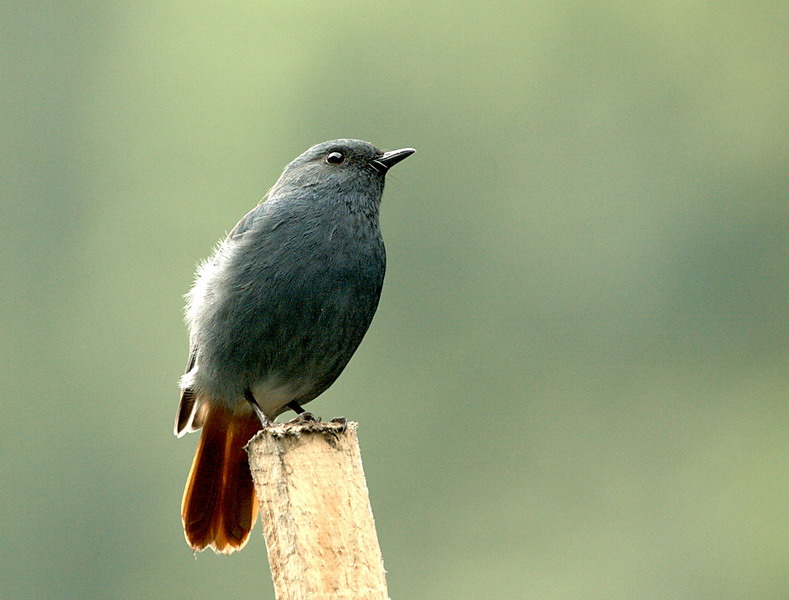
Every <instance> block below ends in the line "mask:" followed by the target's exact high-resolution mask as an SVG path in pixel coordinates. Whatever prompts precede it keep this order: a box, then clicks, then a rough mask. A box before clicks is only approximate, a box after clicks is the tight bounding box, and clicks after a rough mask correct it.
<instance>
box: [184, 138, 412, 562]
mask: <svg viewBox="0 0 789 600" xmlns="http://www.w3.org/2000/svg"><path fill="white" fill-rule="evenodd" d="M414 152H415V150H414V149H413V148H401V149H399V150H393V151H389V152H383V151H381V150H379V149H378V148H376V147H375V146H374V145H373V144H371V143H369V142H365V141H362V140H354V139H338V140H331V141H327V142H323V143H321V144H317V145H315V146H313V147H311V148H309V149H308V150H307V151H305V152H304V153H302V154H301V155H300V156H298V157H297V158H295V159H294V160H293V161H292V162H290V163H289V164H288V165H287V166H286V167H285V169H284V170H283V172H282V174H281V175H280V177H279V179H277V181H276V183H275V184H274V186H273V187H272V188H271V189H270V190H269V191H268V193H267V194H266V196H264V199H263V200H262V201H261V202H260V203H259V204H258V205H257V206H256V207H255V208H253V209H252V210H251V211H250V212H249V213H247V214H246V215H245V216H244V217H243V218H242V219H241V220H240V221H239V222H238V224H236V226H235V227H234V228H233V229H232V230H231V231H230V233H229V234H228V235H227V236H226V237H225V239H224V240H222V241H221V242H220V243H219V244H218V245H217V246H216V248H215V250H214V252H213V254H212V255H211V256H210V258H208V259H207V260H206V261H205V262H203V263H202V264H201V265H200V266H199V267H198V269H197V273H196V276H195V280H194V283H193V285H192V287H191V289H190V291H189V293H188V294H186V308H185V320H186V324H187V327H188V330H189V358H188V361H187V366H186V371H185V373H184V375H183V376H182V377H181V379H180V389H181V396H180V402H179V405H178V411H177V414H176V419H175V428H174V429H175V435H176V436H178V437H181V436H183V435H185V434H186V433H189V432H194V431H197V430H200V429H202V433H201V437H200V441H199V442H198V445H197V450H196V452H195V457H194V460H193V462H192V467H191V470H190V472H189V477H188V479H187V482H186V487H185V489H184V494H183V499H182V502H181V519H182V523H183V528H184V535H185V537H186V541H187V543H188V544H189V546H190V547H191V548H192V550H193V551H194V552H198V551H201V550H204V549H206V548H208V547H210V548H211V549H213V550H214V552H216V553H218V554H220V553H221V554H230V553H232V552H234V551H236V550H240V549H241V548H243V547H244V545H245V544H246V542H247V540H248V538H249V534H250V531H251V530H252V528H253V526H254V523H255V521H256V520H257V502H256V498H255V490H254V485H253V482H252V476H251V473H250V470H249V464H248V462H247V456H246V452H245V450H244V446H245V445H246V443H247V442H248V441H249V440H250V439H251V438H252V437H253V436H254V435H255V434H256V433H257V432H258V431H259V430H260V429H261V428H263V427H267V426H268V425H270V424H271V423H272V422H273V420H274V419H276V417H277V416H278V415H280V414H282V413H283V412H286V411H287V410H293V411H294V412H296V413H297V415H303V414H304V413H305V409H304V408H302V406H303V405H304V404H306V403H307V402H310V401H311V400H313V399H314V398H316V397H317V396H319V395H320V394H321V393H323V392H324V391H325V390H326V389H327V388H328V387H329V386H330V385H331V384H332V383H334V381H335V380H336V379H337V377H338V376H339V375H340V373H341V372H342V371H343V369H344V368H345V366H346V365H347V364H348V361H349V360H350V359H351V356H352V355H353V354H354V352H355V351H356V349H357V347H358V346H359V344H360V342H361V341H362V338H363V337H364V335H365V333H366V332H367V329H368V327H369V326H370V323H371V321H372V319H373V315H374V314H375V311H376V309H377V307H378V301H379V299H380V296H381V288H382V286H383V280H384V273H385V271H386V252H385V248H384V242H383V238H382V236H381V230H380V225H379V206H380V203H381V197H382V194H383V191H384V182H385V178H386V174H387V172H388V171H389V169H390V168H391V167H393V166H394V165H395V164H397V163H399V162H400V161H402V160H403V159H405V158H407V157H409V156H410V155H412V154H413V153H414ZM307 415H309V413H307Z"/></svg>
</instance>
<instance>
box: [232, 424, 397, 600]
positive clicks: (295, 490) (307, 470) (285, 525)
mask: <svg viewBox="0 0 789 600" xmlns="http://www.w3.org/2000/svg"><path fill="white" fill-rule="evenodd" d="M356 426H357V424H356V423H353V422H351V423H348V424H347V426H346V424H345V423H335V422H327V423H321V422H314V421H313V422H310V421H308V422H305V423H296V424H292V423H291V424H289V423H282V424H280V423H277V424H275V425H272V426H270V427H267V428H266V429H264V430H262V431H260V432H258V434H257V435H256V436H255V437H254V438H252V440H250V442H249V444H248V446H247V452H248V454H249V465H250V469H251V471H252V478H253V479H254V481H255V491H256V492H257V496H258V502H259V505H260V514H261V520H262V521H263V535H264V536H265V538H266V548H267V549H268V558H269V564H270V566H271V574H272V577H273V580H274V590H275V592H276V597H277V600H388V593H387V590H386V572H385V571H384V567H383V559H382V558H381V549H380V547H379V546H378V537H377V535H376V533H375V523H374V521H373V513H372V510H371V508H370V499H369V497H368V493H367V484H366V483H365V479H364V471H363V470H362V458H361V454H360V453H359V443H358V440H357V438H356Z"/></svg>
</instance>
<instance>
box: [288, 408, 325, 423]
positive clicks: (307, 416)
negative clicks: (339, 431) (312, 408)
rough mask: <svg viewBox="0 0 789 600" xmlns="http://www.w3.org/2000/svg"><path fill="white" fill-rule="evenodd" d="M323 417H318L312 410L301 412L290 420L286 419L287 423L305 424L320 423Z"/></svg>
mask: <svg viewBox="0 0 789 600" xmlns="http://www.w3.org/2000/svg"><path fill="white" fill-rule="evenodd" d="M320 422H321V418H320V417H316V416H315V415H313V414H312V413H311V412H307V411H304V412H301V413H299V414H298V415H297V416H296V417H295V418H293V419H291V420H290V421H286V422H285V424H286V425H303V424H305V423H320Z"/></svg>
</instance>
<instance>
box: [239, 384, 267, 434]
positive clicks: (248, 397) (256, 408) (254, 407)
mask: <svg viewBox="0 0 789 600" xmlns="http://www.w3.org/2000/svg"><path fill="white" fill-rule="evenodd" d="M244 398H246V401H247V402H249V405H250V406H251V407H252V410H254V411H255V414H256V415H257V416H258V419H260V425H261V426H262V427H263V428H264V429H265V428H266V427H268V426H269V425H271V421H270V420H269V418H268V417H267V416H266V415H265V414H263V410H262V409H261V408H260V404H258V401H257V400H255V397H254V396H253V395H252V390H250V389H249V388H247V389H245V390H244Z"/></svg>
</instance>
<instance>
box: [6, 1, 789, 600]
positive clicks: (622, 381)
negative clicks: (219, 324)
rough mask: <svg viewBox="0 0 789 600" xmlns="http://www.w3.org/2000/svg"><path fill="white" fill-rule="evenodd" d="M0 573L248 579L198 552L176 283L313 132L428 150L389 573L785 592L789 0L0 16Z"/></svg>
mask: <svg viewBox="0 0 789 600" xmlns="http://www.w3.org/2000/svg"><path fill="white" fill-rule="evenodd" d="M0 16H1V17H2V18H0V29H1V30H2V53H0V65H1V68H2V79H3V85H2V90H3V93H2V106H1V108H2V111H0V119H1V120H2V136H3V151H2V163H1V164H2V205H1V207H0V210H2V213H1V214H0V228H2V231H0V233H1V235H0V253H1V255H2V257H3V258H2V280H1V281H0V303H1V305H2V312H1V313H0V314H2V323H1V324H0V347H1V348H2V353H3V357H4V360H3V361H2V366H0V376H2V384H3V391H4V398H3V413H2V414H3V417H2V420H0V448H2V456H3V460H2V461H0V469H1V470H0V477H2V480H3V481H4V484H3V493H2V511H0V534H1V535H2V540H3V544H2V546H3V550H2V554H3V556H2V561H1V562H0V588H2V590H3V592H2V595H3V597H7V598H38V599H43V598H58V599H60V598H141V597H155V598H203V597H206V598H207V597H217V596H220V595H221V596H226V597H237V598H244V597H261V594H260V591H259V590H261V589H262V590H263V591H264V595H266V597H273V592H272V591H271V585H270V582H269V576H268V572H267V566H266V561H265V548H264V544H263V541H262V539H260V536H259V535H256V536H254V538H253V540H252V541H251V543H250V544H249V545H248V546H247V548H246V549H245V550H244V551H243V552H242V553H240V554H239V555H236V556H233V557H231V558H226V557H215V556H213V555H208V554H201V555H199V556H198V557H197V558H196V559H195V558H193V557H192V555H191V553H190V551H189V550H188V548H187V546H186V544H185V543H184V541H183V537H182V533H181V525H180V521H179V515H178V507H179V502H180V498H181V490H182V486H183V483H184V480H185V478H186V474H187V471H188V468H189V464H190V461H191V456H192V452H193V449H194V446H195V444H196V436H190V437H189V438H187V439H185V440H179V441H176V440H175V438H173V437H172V434H171V423H172V419H173V417H174V414H175V407H176V403H177V390H176V380H177V378H178V376H179V375H180V372H181V369H182V367H183V364H184V361H185V359H186V333H185V328H184V326H183V324H182V321H181V305H182V298H181V295H182V294H183V293H184V292H185V291H186V290H187V289H188V287H189V284H190V281H191V277H192V273H193V268H194V265H195V264H196V262H197V261H198V260H199V259H201V258H203V257H205V256H206V255H207V254H208V253H209V251H210V249H211V247H212V244H214V243H215V242H216V241H217V240H218V239H219V238H220V237H221V236H222V235H223V233H224V232H226V231H227V230H229V229H230V228H231V227H232V226H233V225H234V223H235V222H236V220H237V219H238V218H239V217H241V216H242V215H243V214H244V213H245V212H246V211H247V210H248V209H249V208H250V207H251V206H253V205H254V204H255V203H256V202H257V200H258V199H259V198H260V197H261V196H262V195H263V193H264V192H265V191H266V189H267V188H268V187H269V186H270V185H271V184H272V183H273V182H274V180H275V179H276V177H277V175H278V174H279V172H280V170H281V169H282V167H283V166H284V165H285V164H286V163H287V162H288V161H289V160H290V159H291V158H293V157H294V156H296V155H297V154H299V153H300V152H302V151H303V150H304V149H306V148H307V147H308V146H310V145H311V144H313V143H316V142H320V141H323V140H325V139H331V138H334V137H358V138H363V139H368V140H370V141H372V142H373V143H375V144H377V145H379V146H380V147H384V148H396V147H401V146H414V147H416V148H417V149H418V151H419V153H418V154H417V155H416V156H415V157H413V158H412V159H410V160H409V161H407V162H406V163H404V164H403V166H402V167H398V169H397V170H396V171H393V173H392V175H391V177H390V180H389V182H388V189H387V193H386V195H385V198H384V205H383V215H382V219H383V227H384V230H385V235H386V238H387V247H388V251H389V274H388V278H387V283H386V286H385V289H384V294H383V299H382V303H381V307H380V310H379V313H378V316H377V317H376V320H375V322H374V323H373V327H372V328H371V331H370V333H369V334H368V337H367V339H366V340H365V342H364V343H363V344H362V347H361V349H360V350H359V352H358V353H357V356H356V357H355V358H354V360H353V361H352V362H351V365H350V366H349V368H348V370H347V371H346V373H345V374H344V375H343V377H341V379H340V380H339V381H338V383H337V384H336V385H335V386H334V387H333V388H332V389H331V390H330V391H329V392H327V393H326V394H325V395H324V396H323V397H322V398H320V399H319V400H317V401H316V402H315V404H314V405H313V407H314V410H315V411H317V412H318V413H319V414H322V415H323V416H324V417H332V416H336V415H345V416H347V417H348V418H351V419H353V420H357V421H359V422H360V423H361V427H360V437H361V442H362V449H363V452H364V459H365V466H366V471H367V475H368V483H369V486H370V491H371V495H372V501H373V506H374V510H375V515H376V520H377V524H378V528H379V535H380V538H381V543H382V547H383V553H384V558H385V560H386V566H387V569H388V571H389V585H390V595H391V597H392V598H394V599H405V598H421V599H425V600H427V599H431V598H455V599H461V598H469V599H478V598H526V597H528V598H552V599H562V598H566V599H576V598H585V599H591V598H599V599H605V600H610V599H612V598H623V599H624V598H627V599H630V598H639V599H651V598H655V599H663V598H705V599H706V598H710V599H716V600H720V599H729V598H731V599H735V598H737V599H739V598H760V599H763V600H764V599H776V600H778V599H785V598H787V597H789V585H788V584H787V581H789V580H788V579H787V573H789V508H788V507H789V434H787V428H788V426H789V404H788V403H787V384H789V377H788V376H787V366H788V365H787V362H788V361H787V359H788V358H789V314H788V312H787V296H788V295H789V235H787V231H789V202H788V201H789V197H787V196H788V195H789V194H787V172H788V171H787V159H789V144H787V142H789V133H788V129H789V128H788V127H787V126H788V125H789V117H787V114H789V113H788V112H787V105H788V101H789V73H787V70H788V69H787V62H786V56H787V50H788V49H789V48H788V46H789V44H787V36H786V23H787V18H789V5H787V4H786V3H781V2H759V1H757V2H747V3H746V2H730V1H721V2H701V1H691V2H670V1H663V2H655V3H646V4H644V3H626V2H613V1H602V2H579V1H566V0H560V1H558V2H546V1H538V2H529V3H523V2H509V3H508V2H494V3H492V4H490V5H488V4H481V3H471V2H465V3H463V2H460V3H452V4H448V3H430V2H427V3H426V2H412V1H407V0H405V1H402V2H397V3H383V2H379V3H371V2H334V3H301V4H297V3H274V2H231V3H203V2H165V3H160V2H131V1H128V0H127V1H121V2H18V1H13V0H11V1H9V2H5V3H4V4H3V6H2V7H0Z"/></svg>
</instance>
